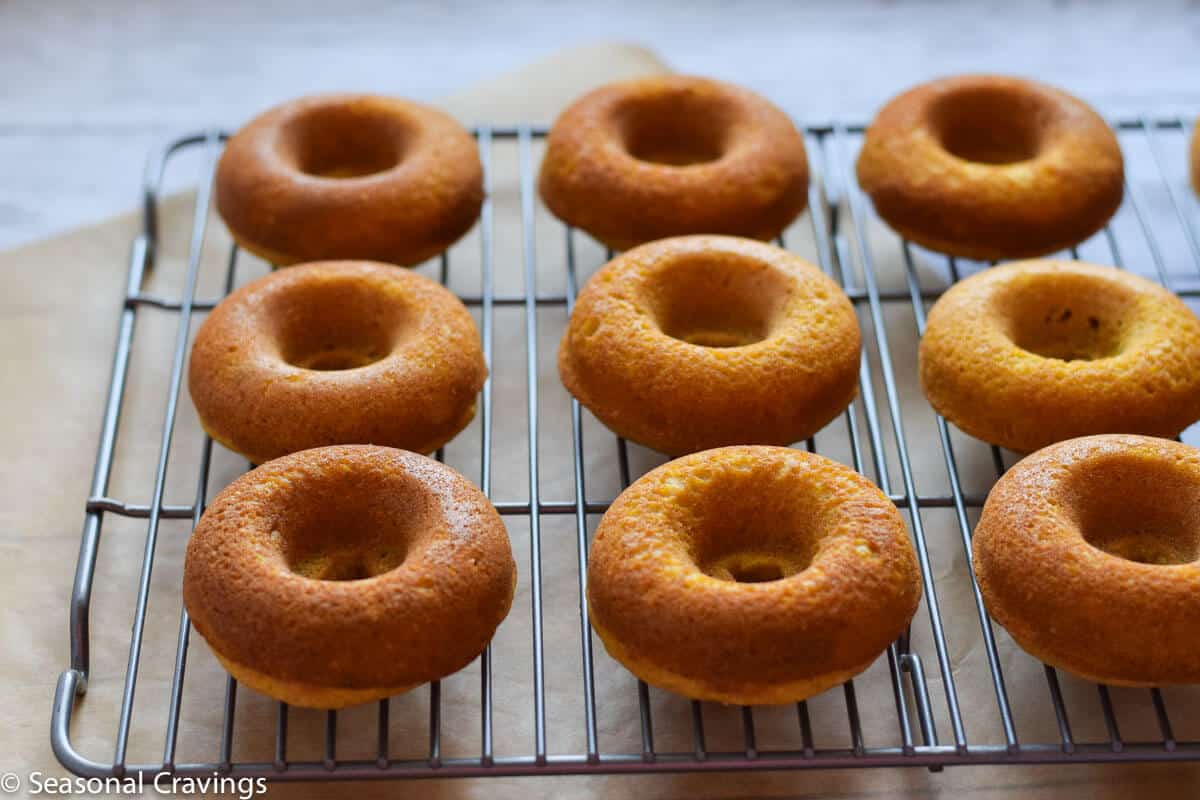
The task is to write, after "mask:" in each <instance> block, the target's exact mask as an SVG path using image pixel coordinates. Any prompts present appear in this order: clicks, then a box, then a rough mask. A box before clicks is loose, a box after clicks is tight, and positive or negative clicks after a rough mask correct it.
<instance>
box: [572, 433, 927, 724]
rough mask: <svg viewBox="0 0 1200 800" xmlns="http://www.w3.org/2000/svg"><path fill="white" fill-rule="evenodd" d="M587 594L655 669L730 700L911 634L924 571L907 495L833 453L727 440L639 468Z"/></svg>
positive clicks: (608, 640) (810, 681)
mask: <svg viewBox="0 0 1200 800" xmlns="http://www.w3.org/2000/svg"><path fill="white" fill-rule="evenodd" d="M587 596H588V608H589V610H590V612H591V621H592V624H593V625H594V626H595V628H596V631H597V633H598V634H599V635H600V638H601V639H602V640H603V641H604V644H605V646H606V647H607V649H608V651H609V653H610V654H612V655H613V657H615V658H616V659H617V660H619V661H621V662H622V663H623V664H624V665H625V666H626V667H628V668H629V669H630V671H632V672H633V673H634V674H635V675H637V676H638V677H640V678H642V679H643V680H645V681H646V682H648V683H652V684H654V685H656V686H660V687H662V688H664V689H669V690H671V691H674V692H678V693H680V694H683V695H685V696H688V697H693V698H699V699H703V700H716V701H720V702H723V703H739V704H753V703H786V702H792V701H796V700H802V699H804V698H805V697H809V696H811V695H813V694H817V693H818V692H821V691H824V690H825V689H827V688H829V687H831V686H834V685H836V684H838V683H841V682H843V681H845V680H847V679H848V678H851V677H853V676H854V675H855V674H857V673H859V672H861V671H862V670H864V669H866V668H867V667H868V666H870V664H871V663H872V662H873V661H874V660H875V659H876V658H877V657H878V656H879V654H880V653H881V652H883V650H884V648H886V647H887V645H888V643H889V642H891V641H892V640H893V639H895V638H896V637H897V636H899V635H900V634H901V633H903V631H904V629H905V626H907V625H908V623H909V621H910V620H911V619H912V616H913V614H914V613H915V612H916V609H917V602H918V601H919V600H920V596H921V586H920V573H919V572H918V569H917V561H916V557H915V555H914V553H913V549H912V545H911V544H909V541H908V536H907V534H906V532H905V528H904V523H903V521H902V520H901V519H900V514H899V512H897V510H896V507H895V506H894V505H893V504H892V503H891V501H889V500H888V499H887V497H885V496H884V494H883V493H882V492H880V491H879V489H877V488H876V487H875V486H874V485H873V484H872V483H871V482H870V481H868V480H867V479H866V478H864V477H863V476H861V475H859V474H858V473H856V472H854V471H853V470H851V469H850V468H849V467H845V466H843V465H841V464H838V463H837V462H834V461H831V460H829V459H827V458H823V457H821V456H818V455H814V454H811V453H805V452H802V451H800V450H792V449H788V448H784V447H754V446H743V447H725V448H720V449H717V450H707V451H704V452H702V453H694V454H692V455H689V456H684V457H683V458H680V459H677V460H675V461H672V462H670V463H668V464H665V465H663V466H661V467H659V468H658V469H655V470H653V471H652V472H649V473H647V474H646V475H645V476H643V477H642V478H640V479H639V480H637V481H636V482H634V484H633V485H632V486H630V487H629V488H628V489H626V490H625V491H624V492H622V493H621V495H620V496H619V497H618V498H617V499H616V501H615V502H614V503H613V505H612V506H611V507H610V508H609V510H608V511H607V512H606V513H605V515H604V518H603V519H602V520H601V522H600V526H599V527H598V528H597V529H596V536H595V539H594V540H593V542H592V546H591V552H590V554H589V556H588V586H587Z"/></svg>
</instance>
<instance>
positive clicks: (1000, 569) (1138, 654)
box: [972, 434, 1200, 686]
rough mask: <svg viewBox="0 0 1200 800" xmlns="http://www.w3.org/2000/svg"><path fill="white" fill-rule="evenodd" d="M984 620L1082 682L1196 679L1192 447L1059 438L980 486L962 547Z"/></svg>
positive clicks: (1197, 472) (1198, 537) (1197, 567)
mask: <svg viewBox="0 0 1200 800" xmlns="http://www.w3.org/2000/svg"><path fill="white" fill-rule="evenodd" d="M972 547H973V550H974V559H973V560H974V564H975V574H976V576H977V577H978V580H979V589H980V591H981V592H982V593H983V598H984V600H985V602H986V603H987V608H988V611H989V612H990V613H991V615H992V616H993V617H994V618H995V619H996V621H997V622H999V623H1000V624H1001V625H1003V626H1004V627H1005V628H1007V629H1008V632H1009V633H1011V634H1012V637H1013V639H1015V640H1016V642H1017V644H1019V645H1020V646H1021V647H1023V648H1024V649H1025V650H1026V651H1028V652H1029V653H1031V654H1032V655H1034V656H1036V657H1037V658H1039V659H1041V660H1042V661H1045V662H1046V663H1048V664H1051V665H1053V666H1057V667H1062V668H1063V669H1066V670H1068V671H1070V672H1073V673H1075V674H1076V675H1079V676H1081V677H1084V678H1087V679H1088V680H1093V681H1098V682H1102V683H1112V684H1119V685H1124V686H1154V685H1161V684H1173V683H1200V648H1197V647H1196V641H1197V639H1198V638H1200V451H1198V450H1196V449H1195V448H1193V447H1188V446H1187V445H1183V444H1180V443H1178V442H1173V441H1169V440H1167V439H1154V438H1151V437H1148V436H1129V435H1123V434H1110V435H1105V436H1087V437H1084V438H1080V439H1071V440H1069V441H1065V442H1060V443H1058V444H1055V445H1051V446H1050V447H1047V448H1045V449H1044V450H1039V451H1038V452H1036V453H1034V454H1033V455H1031V456H1029V457H1028V458H1026V459H1024V460H1023V461H1021V462H1019V463H1018V464H1017V465H1016V466H1014V467H1013V468H1012V469H1010V470H1009V471H1008V473H1007V474H1005V475H1004V477H1002V478H1001V479H1000V480H999V482H997V483H996V485H995V487H994V488H993V489H992V491H991V494H990V495H988V499H987V502H986V503H985V504H984V507H983V515H982V517H981V518H980V520H979V525H978V527H977V528H976V530H975V536H974V540H973V545H972Z"/></svg>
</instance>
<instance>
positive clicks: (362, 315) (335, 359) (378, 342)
mask: <svg viewBox="0 0 1200 800" xmlns="http://www.w3.org/2000/svg"><path fill="white" fill-rule="evenodd" d="M350 277H353V276H350ZM282 295H286V297H284V296H282ZM275 300H276V301H277V302H276V305H277V311H276V313H275V314H274V315H273V316H274V317H275V319H277V320H279V322H278V323H277V330H276V341H277V342H278V345H279V350H280V357H281V358H282V359H283V360H284V361H285V362H286V363H288V364H291V365H292V366H295V367H300V368H302V369H309V370H316V371H322V372H326V371H334V370H348V369H358V368H360V367H365V366H368V365H370V364H373V363H375V362H376V361H379V360H381V359H383V358H385V357H386V356H387V355H389V354H390V353H391V352H392V351H393V350H394V349H395V347H396V345H397V344H398V343H399V342H400V341H401V340H402V338H403V336H404V333H405V330H406V327H407V326H406V325H405V324H404V323H405V321H406V318H407V317H408V309H407V308H406V307H405V306H404V305H403V304H402V303H401V302H400V301H398V300H396V299H395V298H393V297H392V296H391V295H390V294H388V293H387V292H384V291H379V287H377V286H375V285H374V284H372V283H369V282H364V283H353V282H351V281H349V280H328V281H313V282H307V283H303V284H295V285H292V286H290V287H288V290H287V291H286V292H283V293H280V295H277V296H276V298H275Z"/></svg>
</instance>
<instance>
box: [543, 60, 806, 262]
mask: <svg viewBox="0 0 1200 800" xmlns="http://www.w3.org/2000/svg"><path fill="white" fill-rule="evenodd" d="M538 187H539V190H540V192H541V195H542V200H543V201H544V202H545V204H546V206H547V207H548V208H549V209H550V210H551V211H552V212H554V214H555V215H556V216H558V217H559V218H560V219H562V220H563V221H565V222H567V223H569V224H571V225H575V226H577V227H579V228H582V229H583V230H585V231H587V232H588V233H590V234H592V236H594V237H595V238H596V239H598V240H600V241H601V242H603V243H604V244H606V245H608V246H609V247H611V248H613V249H615V250H626V249H628V248H630V247H633V246H634V245H637V244H641V243H642V242H648V241H652V240H654V239H662V238H665V237H668V236H679V235H682V234H688V233H725V234H731V235H735V236H749V237H752V238H755V239H772V238H774V237H775V236H778V235H779V234H780V233H781V232H782V231H783V229H784V228H786V227H787V226H788V223H790V222H791V221H792V220H793V219H795V218H796V216H797V215H798V214H800V212H801V211H803V210H804V207H805V205H806V204H807V202H808V161H807V160H806V157H805V153H804V139H803V137H802V136H801V135H800V133H799V131H797V130H796V126H795V125H793V124H792V122H791V120H790V119H788V117H787V115H786V114H784V113H783V112H782V111H780V110H779V109H778V108H776V107H775V106H773V105H772V104H771V103H770V102H768V101H767V100H765V99H764V98H762V97H760V96H759V95H757V94H754V93H753V92H751V91H748V90H746V89H742V88H740V87H737V86H732V85H730V84H727V83H720V82H718V81H714V80H709V79H706V78H695V77H688V76H684V75H669V76H659V77H653V78H639V79H637V80H631V81H623V82H619V83H612V84H609V85H607V86H604V87H601V88H599V89H596V90H594V91H592V92H590V93H588V94H586V95H584V96H583V97H582V98H580V99H579V100H576V101H575V103H573V104H572V105H571V106H570V107H569V108H568V109H567V110H566V111H564V112H563V113H562V115H561V116H560V117H559V118H558V119H557V120H556V121H555V123H554V126H553V127H552V128H551V130H550V136H549V139H548V141H547V143H546V155H545V158H544V160H543V161H542V170H541V177H540V179H539V181H538Z"/></svg>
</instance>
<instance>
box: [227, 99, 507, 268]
mask: <svg viewBox="0 0 1200 800" xmlns="http://www.w3.org/2000/svg"><path fill="white" fill-rule="evenodd" d="M216 202H217V210H218V211H219V212H220V214H221V217H222V218H223V219H224V220H225V224H226V226H227V227H228V228H229V232H230V233H231V234H232V235H233V238H234V240H236V241H237V243H238V244H239V245H241V246H242V247H244V248H245V249H247V250H249V251H250V252H252V253H254V254H256V255H258V256H261V257H262V258H264V259H266V260H267V261H269V262H271V263H272V264H275V265H277V266H280V265H286V264H296V263H299V262H303V261H321V260H324V259H333V258H352V259H366V260H372V261H385V262H388V263H393V264H403V265H406V266H411V265H413V264H419V263H421V262H422V261H424V260H426V259H428V258H432V257H433V256H436V255H437V254H439V253H441V252H442V251H443V250H445V249H446V248H447V247H449V246H450V245H451V244H453V243H454V242H456V241H458V239H459V238H461V237H462V235H463V234H465V233H466V232H467V231H468V230H470V228H471V226H472V225H474V224H475V220H476V218H477V217H478V216H479V209H480V207H481V205H482V204H483V168H482V166H481V165H480V162H479V152H478V150H477V149H476V147H475V141H474V140H473V139H472V138H471V134H470V133H468V132H467V131H466V129H464V128H463V127H462V126H461V125H459V124H458V123H457V122H455V121H454V120H453V119H451V118H450V117H449V116H448V115H447V114H445V113H443V112H441V111H438V110H437V109H435V108H431V107H429V106H424V105H421V104H419V103H413V102H411V101H408V100H399V99H396V98H391V97H377V96H373V95H353V94H335V95H318V96H314V97H306V98H303V99H300V100H293V101H292V102H290V103H284V104H283V105H281V106H277V107H276V108H273V109H271V110H270V111H267V112H266V113H264V114H262V115H261V116H259V117H257V118H255V119H254V120H253V121H251V122H250V123H249V124H248V125H246V126H245V127H244V128H242V129H241V130H240V131H238V132H237V133H236V134H235V135H234V136H233V137H232V138H231V139H230V140H229V143H228V144H227V145H226V146H225V152H224V153H223V154H222V156H221V160H220V162H219V163H218V165H217V174H216Z"/></svg>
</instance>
